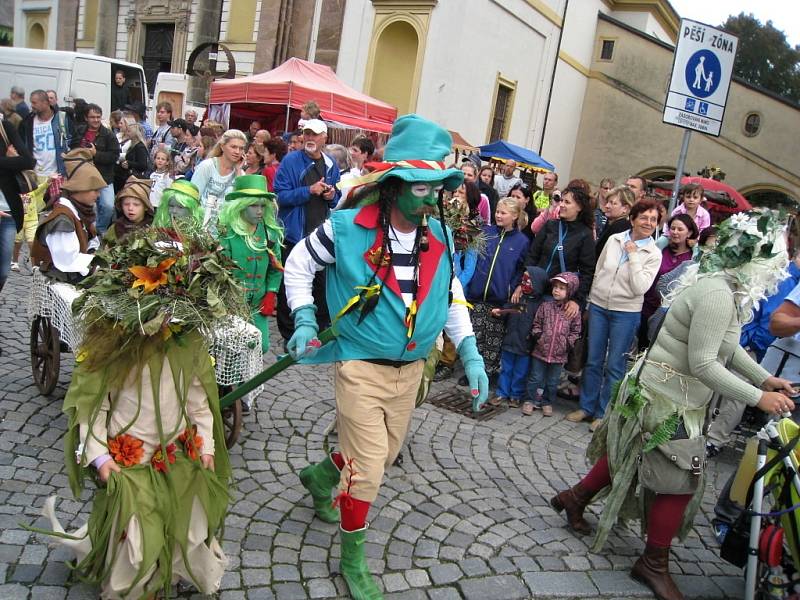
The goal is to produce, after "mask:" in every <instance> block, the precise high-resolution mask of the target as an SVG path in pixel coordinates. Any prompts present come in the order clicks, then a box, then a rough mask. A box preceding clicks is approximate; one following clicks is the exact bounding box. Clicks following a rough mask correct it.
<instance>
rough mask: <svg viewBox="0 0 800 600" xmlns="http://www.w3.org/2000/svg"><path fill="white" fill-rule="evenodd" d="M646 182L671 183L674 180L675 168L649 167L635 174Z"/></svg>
mask: <svg viewBox="0 0 800 600" xmlns="http://www.w3.org/2000/svg"><path fill="white" fill-rule="evenodd" d="M637 175H639V176H640V177H644V178H645V179H647V181H672V180H673V179H675V167H668V166H659V167H649V168H647V169H644V170H642V171H639V173H637Z"/></svg>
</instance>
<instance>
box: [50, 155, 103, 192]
mask: <svg viewBox="0 0 800 600" xmlns="http://www.w3.org/2000/svg"><path fill="white" fill-rule="evenodd" d="M61 157H62V158H63V159H64V168H65V169H66V172H67V176H66V177H65V178H64V181H63V182H62V183H61V189H62V190H65V191H67V192H90V191H95V190H102V189H103V188H104V187H106V185H108V184H107V183H106V182H105V179H103V177H102V175H100V171H98V170H97V169H96V168H95V166H94V160H93V157H92V153H91V152H90V151H89V149H88V148H75V149H74V150H70V151H69V152H66V153H64V154H62V155H61Z"/></svg>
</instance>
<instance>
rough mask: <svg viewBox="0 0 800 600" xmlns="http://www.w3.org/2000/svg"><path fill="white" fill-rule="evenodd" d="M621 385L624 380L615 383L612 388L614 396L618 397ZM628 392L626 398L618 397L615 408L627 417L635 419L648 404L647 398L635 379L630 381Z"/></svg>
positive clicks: (612, 395)
mask: <svg viewBox="0 0 800 600" xmlns="http://www.w3.org/2000/svg"><path fill="white" fill-rule="evenodd" d="M621 385H622V381H618V382H616V383H615V384H614V387H613V388H612V390H611V397H612V398H617V397H618V395H619V390H620V386H621ZM627 392H628V394H627V395H626V396H625V398H617V401H616V403H615V405H614V409H615V410H616V411H617V412H618V413H619V414H621V415H622V416H623V417H625V418H626V419H635V418H636V417H637V416H638V415H639V413H640V412H641V410H642V409H643V408H644V407H645V406H646V405H647V398H645V397H644V394H642V389H641V387H639V384H637V383H635V382H633V381H628V385H627Z"/></svg>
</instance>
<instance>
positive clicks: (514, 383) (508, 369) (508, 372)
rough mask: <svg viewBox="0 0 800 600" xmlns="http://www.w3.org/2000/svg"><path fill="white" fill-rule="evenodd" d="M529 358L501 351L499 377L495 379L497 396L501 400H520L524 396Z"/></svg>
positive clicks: (524, 355)
mask: <svg viewBox="0 0 800 600" xmlns="http://www.w3.org/2000/svg"><path fill="white" fill-rule="evenodd" d="M530 364H531V357H530V356H528V355H527V354H514V353H513V352H509V351H508V350H503V353H502V354H501V355H500V377H499V378H498V379H497V395H498V396H499V397H502V398H514V399H515V400H522V398H523V396H524V394H525V379H527V377H528V367H529V366H530Z"/></svg>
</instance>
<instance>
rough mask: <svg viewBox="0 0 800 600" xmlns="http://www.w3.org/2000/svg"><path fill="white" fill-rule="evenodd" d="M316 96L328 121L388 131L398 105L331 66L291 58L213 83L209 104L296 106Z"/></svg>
mask: <svg viewBox="0 0 800 600" xmlns="http://www.w3.org/2000/svg"><path fill="white" fill-rule="evenodd" d="M309 100H314V101H315V102H316V103H317V104H319V107H320V109H321V111H322V114H321V116H322V117H323V118H324V119H327V120H329V121H338V122H339V123H342V124H344V125H349V126H352V127H359V128H361V129H367V130H369V131H378V132H381V133H389V132H390V131H391V129H392V123H393V122H394V120H395V119H396V118H397V109H396V108H395V107H394V106H392V105H390V104H386V103H385V102H381V101H380V100H376V99H375V98H371V97H370V96H367V95H366V94H363V93H361V92H359V91H357V90H354V89H353V88H351V87H350V86H348V85H345V84H344V83H342V82H341V81H339V79H338V78H337V77H336V74H335V73H334V72H333V70H332V69H331V68H330V67H326V66H325V65H318V64H316V63H311V62H308V61H305V60H301V59H299V58H290V59H289V60H287V61H286V62H285V63H283V64H282V65H280V66H279V67H277V68H275V69H272V70H271V71H267V72H266V73H259V74H258V75H251V76H250V77H242V78H239V79H222V80H219V81H214V82H212V83H211V94H210V96H209V101H208V102H209V104H222V103H230V104H277V105H283V106H287V105H288V106H289V107H291V108H294V109H300V108H302V106H303V104H305V103H306V102H308V101H309Z"/></svg>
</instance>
